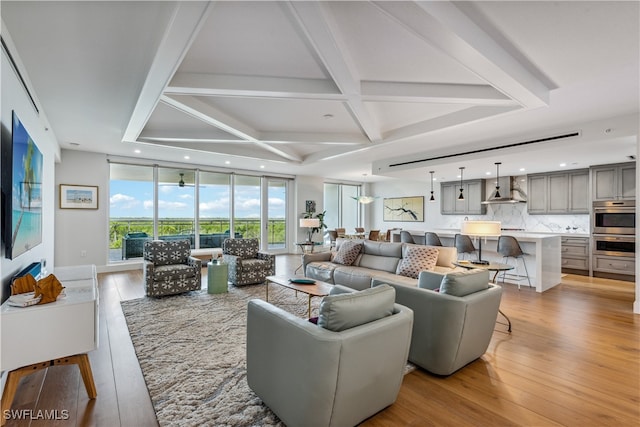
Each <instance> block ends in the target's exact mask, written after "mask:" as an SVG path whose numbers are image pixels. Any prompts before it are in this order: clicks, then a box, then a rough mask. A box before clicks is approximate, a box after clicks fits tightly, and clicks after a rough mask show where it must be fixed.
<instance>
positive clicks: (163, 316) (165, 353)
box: [121, 285, 320, 426]
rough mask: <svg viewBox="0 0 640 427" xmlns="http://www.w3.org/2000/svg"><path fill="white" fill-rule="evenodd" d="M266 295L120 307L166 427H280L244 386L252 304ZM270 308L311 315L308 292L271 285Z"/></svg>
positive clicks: (244, 291) (236, 290) (145, 301)
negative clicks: (249, 315)
mask: <svg viewBox="0 0 640 427" xmlns="http://www.w3.org/2000/svg"><path fill="white" fill-rule="evenodd" d="M264 297H265V288H264V285H251V286H243V287H235V286H229V293H226V294H216V295H209V294H208V293H207V292H206V290H202V291H197V292H189V293H186V294H182V295H176V296H167V297H162V298H141V299H137V300H131V301H123V302H122V303H121V305H122V311H123V312H124V315H125V318H126V320H127V325H128V327H129V332H130V334H131V339H132V341H133V345H134V347H135V350H136V355H137V356H138V360H139V362H140V367H141V368H142V373H143V375H144V379H145V381H146V383H147V388H148V389H149V394H150V396H151V401H152V402H153V407H154V409H155V411H156V416H157V418H158V422H159V423H160V425H161V426H169V425H171V426H200V425H216V426H258V425H259V426H281V425H283V424H282V423H281V422H280V420H279V419H278V418H277V416H276V415H275V414H274V413H273V412H272V411H271V410H270V409H269V408H268V407H266V406H265V405H264V404H263V403H262V401H261V400H260V399H259V398H258V397H257V396H256V395H255V394H254V393H253V391H251V389H250V388H249V386H248V385H247V381H246V366H245V359H246V355H245V343H246V320H247V303H248V301H249V300H250V299H252V298H260V299H264ZM269 302H271V303H273V304H274V305H276V306H278V307H280V308H283V309H284V310H287V311H288V312H290V313H295V314H296V315H298V316H300V317H306V310H307V296H306V295H305V294H302V293H299V294H298V296H297V297H296V292H295V291H293V290H290V289H285V288H282V287H280V286H277V285H269ZM319 302H320V298H313V304H314V305H313V307H314V308H316V309H317V306H318V304H319ZM316 312H317V311H316Z"/></svg>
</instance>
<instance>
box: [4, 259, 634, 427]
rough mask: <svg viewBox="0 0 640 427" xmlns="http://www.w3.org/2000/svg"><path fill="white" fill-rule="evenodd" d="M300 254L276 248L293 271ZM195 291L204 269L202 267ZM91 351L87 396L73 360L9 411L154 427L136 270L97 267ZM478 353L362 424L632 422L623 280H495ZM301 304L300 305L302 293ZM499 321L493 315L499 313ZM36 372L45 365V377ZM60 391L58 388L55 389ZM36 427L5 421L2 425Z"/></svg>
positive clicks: (27, 387) (629, 324) (26, 382)
mask: <svg viewBox="0 0 640 427" xmlns="http://www.w3.org/2000/svg"><path fill="white" fill-rule="evenodd" d="M299 265H300V255H284V256H278V257H277V259H276V271H277V273H278V274H285V275H292V274H293V271H294V270H295V269H296V268H297V267H298V266H299ZM202 273H203V288H205V287H206V273H207V270H206V268H203V270H202ZM98 280H99V286H100V298H101V299H100V347H99V349H98V350H96V351H94V352H92V353H90V355H89V356H90V360H91V364H92V368H93V373H94V378H95V380H96V387H97V389H98V398H97V399H96V400H95V401H93V402H92V401H88V399H87V396H86V391H85V390H84V384H83V383H82V381H81V379H80V375H79V372H78V369H77V367H76V366H65V367H56V368H55V369H58V371H56V372H53V370H52V369H50V370H49V371H42V372H43V373H36V374H33V375H31V376H29V377H26V378H24V379H23V380H22V381H21V383H20V386H19V388H18V393H17V396H16V399H15V401H14V405H13V408H37V407H42V408H44V407H45V406H50V405H67V406H70V407H74V408H77V409H76V411H75V412H74V415H73V417H72V418H73V419H72V420H69V421H68V422H67V423H65V424H60V425H65V426H109V427H111V426H114V425H121V426H127V427H128V426H156V425H157V420H156V418H155V413H154V411H153V406H152V405H151V400H150V398H149V393H148V391H147V389H146V384H145V382H144V378H143V377H142V373H141V370H140V366H139V364H138V361H137V358H136V356H135V351H134V349H133V345H132V343H131V338H130V337H129V333H128V329H127V326H126V321H125V319H124V316H123V314H122V309H121V308H120V301H122V300H128V299H134V298H139V297H142V296H144V284H143V283H142V280H143V278H142V271H141V270H134V271H127V272H117V273H105V274H100V275H99V279H98ZM503 290H504V291H503V298H502V303H501V308H502V310H503V311H504V312H505V313H506V314H507V315H508V316H509V317H510V318H511V320H512V322H513V333H512V334H508V333H505V332H504V329H505V327H504V326H503V325H496V332H495V333H494V335H493V338H492V341H491V344H490V345H489V348H488V350H487V352H486V353H485V355H484V356H483V357H482V358H481V359H479V360H477V361H475V362H473V363H471V364H470V365H468V366H466V367H464V368H463V369H461V370H459V371H458V372H456V373H454V374H453V375H451V376H449V377H439V376H434V375H431V374H429V373H427V372H426V371H424V370H422V369H417V370H416V371H414V372H412V373H410V374H408V375H406V376H405V378H404V381H403V385H402V388H401V390H400V395H399V396H398V400H397V401H396V403H395V404H393V405H391V406H390V407H388V408H387V409H385V410H383V411H381V412H380V413H378V414H376V415H375V416H373V417H371V418H370V419H368V420H366V421H365V422H364V423H363V425H366V426H385V427H387V426H479V425H499V426H559V425H564V426H580V427H582V426H587V427H589V426H594V427H595V426H609V425H611V426H613V425H615V426H623V427H624V426H632V425H633V426H635V425H637V421H638V419H640V409H639V408H640V390H639V388H640V365H639V361H640V344H639V342H638V336H640V316H638V315H635V314H633V313H632V307H633V301H634V298H635V295H634V285H633V284H632V283H628V282H620V281H615V280H610V279H597V278H590V277H585V276H573V275H567V276H565V277H563V279H562V284H561V285H559V286H557V287H555V288H553V289H551V290H549V291H547V292H545V293H543V294H538V293H536V292H535V291H534V290H533V289H530V288H528V287H522V289H521V290H518V289H517V286H514V285H510V284H505V285H504V286H503ZM301 301H302V302H301V303H304V302H306V299H304V298H303V299H302V300H301ZM499 320H500V321H502V319H499ZM44 372H51V373H50V375H49V374H46V375H45V374H44ZM59 388H63V389H64V391H63V392H62V393H60V390H59ZM18 425H19V426H28V425H44V424H35V423H28V422H16V421H9V422H8V423H7V426H18Z"/></svg>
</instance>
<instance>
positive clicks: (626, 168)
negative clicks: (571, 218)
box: [591, 162, 636, 201]
mask: <svg viewBox="0 0 640 427" xmlns="http://www.w3.org/2000/svg"><path fill="white" fill-rule="evenodd" d="M591 179H592V180H593V181H592V195H593V200H594V201H596V200H626V199H631V200H634V199H635V198H636V164H635V162H630V163H618V164H613V165H603V166H593V167H591Z"/></svg>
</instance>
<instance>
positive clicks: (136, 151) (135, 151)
mask: <svg viewBox="0 0 640 427" xmlns="http://www.w3.org/2000/svg"><path fill="white" fill-rule="evenodd" d="M133 152H134V153H136V154H140V153H142V151H140V150H138V149H137V148H136V149H135V150H133Z"/></svg>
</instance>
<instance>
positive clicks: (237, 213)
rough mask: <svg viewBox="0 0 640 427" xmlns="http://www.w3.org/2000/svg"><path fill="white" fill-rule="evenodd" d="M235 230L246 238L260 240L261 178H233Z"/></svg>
mask: <svg viewBox="0 0 640 427" xmlns="http://www.w3.org/2000/svg"><path fill="white" fill-rule="evenodd" d="M233 178H234V180H233V230H234V231H235V233H236V234H238V233H239V234H241V235H242V237H244V238H257V239H259V238H260V217H261V213H262V212H261V209H260V206H261V203H260V177H259V176H247V175H234V176H233Z"/></svg>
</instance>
